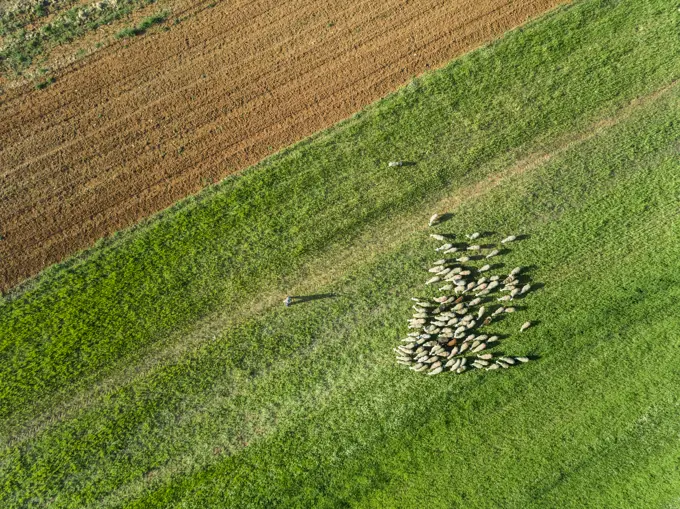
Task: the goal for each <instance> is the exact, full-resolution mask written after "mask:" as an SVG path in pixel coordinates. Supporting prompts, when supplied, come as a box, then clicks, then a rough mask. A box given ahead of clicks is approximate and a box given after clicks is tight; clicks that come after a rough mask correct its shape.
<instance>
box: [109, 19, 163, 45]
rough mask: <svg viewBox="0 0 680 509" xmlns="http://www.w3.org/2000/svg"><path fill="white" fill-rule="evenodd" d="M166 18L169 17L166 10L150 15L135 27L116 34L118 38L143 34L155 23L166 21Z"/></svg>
mask: <svg viewBox="0 0 680 509" xmlns="http://www.w3.org/2000/svg"><path fill="white" fill-rule="evenodd" d="M166 19H168V14H167V13H165V12H161V13H159V14H155V15H153V16H149V17H148V18H145V19H143V20H142V22H141V23H140V24H139V25H137V26H135V27H127V28H124V29H123V30H121V31H120V32H118V33H117V34H116V37H117V38H118V39H124V38H127V37H134V36H137V35H142V34H144V33H145V32H146V31H147V30H148V29H149V28H151V27H153V26H154V25H160V24H161V23H164V22H165V20H166Z"/></svg>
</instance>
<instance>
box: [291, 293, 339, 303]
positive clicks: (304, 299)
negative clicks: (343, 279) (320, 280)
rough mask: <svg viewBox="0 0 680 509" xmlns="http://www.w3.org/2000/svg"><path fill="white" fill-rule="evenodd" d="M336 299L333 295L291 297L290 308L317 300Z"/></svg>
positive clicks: (320, 294)
mask: <svg viewBox="0 0 680 509" xmlns="http://www.w3.org/2000/svg"><path fill="white" fill-rule="evenodd" d="M336 297H337V295H336V294H334V293H319V294H317V295H291V299H293V302H291V303H290V305H291V306H292V305H294V304H302V303H303V302H310V301H313V300H319V299H334V298H336Z"/></svg>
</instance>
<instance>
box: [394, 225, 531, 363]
mask: <svg viewBox="0 0 680 509" xmlns="http://www.w3.org/2000/svg"><path fill="white" fill-rule="evenodd" d="M440 221H441V216H440V215H439V214H435V215H433V216H432V217H431V218H430V222H429V225H430V226H434V225H436V224H438V223H439V222H440ZM430 237H432V238H433V239H435V240H438V241H441V242H445V243H444V244H443V245H442V246H440V247H438V248H437V249H435V251H437V252H439V253H441V254H444V255H453V256H454V257H451V258H442V259H440V260H437V261H436V262H434V264H433V266H432V267H431V268H430V269H429V271H430V273H432V274H433V276H432V277H431V278H430V279H429V280H428V281H427V282H426V283H425V285H427V286H432V285H436V286H435V287H438V288H439V292H441V293H442V295H440V296H437V297H431V298H419V297H413V298H412V299H411V300H413V301H414V305H413V309H414V314H413V317H412V318H411V319H410V320H409V322H408V324H409V325H408V327H409V329H410V330H411V332H409V333H408V336H407V337H406V338H405V339H402V343H404V344H401V345H399V346H398V347H397V348H395V352H396V354H397V363H399V364H403V365H405V366H409V367H410V369H412V370H413V371H417V372H419V373H421V372H426V373H427V374H428V375H437V374H439V373H441V372H443V371H453V372H454V373H463V372H464V371H467V370H468V369H485V370H487V371H489V370H494V369H499V368H509V367H510V366H513V365H518V364H522V363H525V362H529V358H527V357H509V356H501V355H494V354H493V353H490V352H489V351H488V350H490V349H492V348H493V347H494V346H496V345H497V344H498V342H499V341H500V337H499V336H497V335H489V334H486V333H485V327H487V326H488V325H489V324H490V323H492V322H493V321H494V320H497V319H498V317H499V315H501V314H502V313H514V312H515V311H516V309H515V307H513V306H512V305H511V304H512V301H513V300H515V299H518V298H522V297H523V296H524V295H525V294H526V293H527V292H529V291H530V290H531V283H530V282H529V281H528V277H527V275H526V274H523V273H522V268H521V267H516V268H514V269H512V270H511V271H510V273H509V274H507V276H501V275H493V274H492V271H493V269H494V266H492V265H491V264H490V263H487V261H490V262H491V263H493V262H492V259H493V258H495V257H496V256H499V255H501V254H502V251H501V250H502V249H503V248H504V247H505V246H506V245H507V244H509V243H511V242H514V241H516V240H517V237H516V236H514V235H511V236H509V237H506V238H504V239H503V240H501V246H496V245H480V244H476V243H475V242H477V239H479V238H480V237H481V234H480V233H479V232H475V233H472V234H470V235H466V237H467V239H468V242H466V243H460V244H452V243H450V242H448V237H450V236H444V235H439V234H436V233H433V234H430ZM455 256H458V257H457V258H456V257H455ZM478 260H481V261H482V263H483V265H482V266H481V267H479V268H476V267H474V266H472V265H468V262H471V261H478ZM439 285H441V286H439ZM499 295H500V296H499ZM492 305H493V306H495V309H493V310H492ZM529 327H531V322H524V324H522V326H521V327H520V329H519V331H520V332H523V331H525V330H526V329H528V328H529Z"/></svg>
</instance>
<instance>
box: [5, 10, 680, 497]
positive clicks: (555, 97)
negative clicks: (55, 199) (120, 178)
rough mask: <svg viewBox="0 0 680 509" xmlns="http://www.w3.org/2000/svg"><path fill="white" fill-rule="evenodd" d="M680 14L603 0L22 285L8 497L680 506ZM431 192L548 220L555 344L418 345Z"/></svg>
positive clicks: (468, 221) (439, 75)
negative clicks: (458, 365) (470, 348)
mask: <svg viewBox="0 0 680 509" xmlns="http://www.w3.org/2000/svg"><path fill="white" fill-rule="evenodd" d="M679 29H680V12H678V9H677V5H676V4H674V3H672V2H669V1H662V0H649V1H647V2H637V1H634V0H629V1H595V0H590V1H582V2H577V3H576V4H575V5H573V6H571V7H569V8H564V9H560V10H558V11H556V12H553V13H551V14H549V15H548V16H546V17H544V18H543V19H541V20H539V21H537V22H534V23H532V24H530V25H529V26H527V27H525V28H523V29H518V30H515V31H513V32H511V33H509V34H507V35H506V36H505V37H504V38H503V39H502V40H500V41H498V42H496V43H494V44H492V45H491V46H489V47H487V48H483V49H481V50H479V51H476V52H473V53H471V54H469V55H467V56H465V57H463V58H461V59H459V60H457V61H454V62H452V63H451V64H450V65H449V66H447V67H446V68H445V69H442V70H440V71H437V72H434V73H431V74H429V75H427V76H424V77H422V78H419V79H417V80H415V81H414V82H413V83H412V84H411V85H409V86H407V87H405V88H404V89H403V90H401V91H399V92H397V93H396V94H394V95H392V96H390V97H388V98H386V99H384V100H382V101H380V102H379V103H377V104H375V105H373V106H372V107H370V108H368V109H367V110H366V111H364V112H362V113H360V114H359V115H357V116H355V117H354V118H352V119H350V120H348V121H346V122H344V123H342V124H340V125H339V126H336V127H335V128H333V129H331V130H329V131H327V132H323V133H320V134H318V135H316V136H314V137H312V138H311V139H309V140H307V141H305V142H303V143H300V144H298V145H296V146H294V147H292V148H290V149H288V150H286V151H284V152H283V153H281V154H278V155H276V156H273V157H272V158H270V159H268V160H267V161H264V162H263V163H261V164H260V165H257V166H256V167H254V168H252V169H250V170H249V171H246V172H245V173H243V174H242V175H240V176H237V177H234V178H230V179H227V180H225V181H224V182H223V183H221V184H219V185H217V186H214V187H213V188H211V189H209V190H207V191H206V192H204V193H202V194H201V195H200V196H198V197H196V198H194V199H192V200H188V201H186V202H183V203H180V204H178V205H177V206H175V207H174V208H173V209H171V210H168V211H166V212H164V213H162V214H160V215H159V216H157V217H155V218H153V219H152V220H150V221H148V222H146V223H145V224H143V225H140V226H139V227H137V228H135V229H133V230H131V231H127V232H122V233H121V234H119V235H117V236H116V237H114V238H113V239H110V240H108V241H105V242H102V243H101V244H100V245H99V246H97V247H96V248H95V249H93V250H91V251H90V252H88V253H84V254H82V255H81V256H79V257H77V258H75V259H73V260H72V261H70V262H69V263H66V264H63V265H61V266H57V267H53V268H51V269H49V270H47V271H46V272H45V273H43V275H41V276H40V277H39V278H38V279H36V280H35V281H32V282H31V283H30V284H28V285H26V286H25V287H24V288H22V289H19V290H17V291H16V292H14V294H11V295H9V296H6V298H5V300H4V302H3V303H2V305H0V438H1V439H0V444H2V445H0V487H1V491H0V502H1V505H2V506H3V507H43V506H49V507H98V508H99V507H139V508H147V507H196V508H204V507H237V506H244V507H280V506H293V507H337V506H351V505H357V506H362V507H487V506H488V507H522V508H525V507H549V508H555V507H560V508H561V507H596V508H602V507H616V508H620V507H675V506H677V505H678V503H679V500H680V472H679V471H678V468H677V465H678V460H679V458H680V445H678V441H677V436H678V434H679V433H680V408H679V406H678V405H679V404H680V396H678V393H677V391H676V387H677V386H678V384H679V383H680V368H678V361H679V360H680V337H678V332H677V331H678V330H679V328H680V315H678V314H677V313H675V312H674V304H675V303H676V302H677V300H678V298H679V297H680V272H678V267H680V216H679V215H680V141H679V140H680V114H679V112H680V88H679V86H678V85H676V80H677V79H678V77H680V38H678V33H679ZM395 159H397V160H408V161H414V162H415V163H416V164H415V165H413V166H405V167H401V168H389V167H388V166H387V162H388V161H390V160H395ZM435 211H437V212H444V211H449V212H452V213H453V217H452V218H451V219H450V220H449V221H447V222H445V223H444V224H442V225H441V226H439V227H437V230H438V231H442V232H452V233H457V234H462V233H468V232H471V231H474V230H488V231H494V232H498V234H499V235H503V234H509V233H521V234H526V235H528V238H527V239H526V240H524V241H522V242H521V243H518V244H517V245H516V246H514V247H513V250H512V251H511V253H510V254H508V255H507V256H505V257H504V258H503V259H502V260H501V261H502V262H503V263H505V264H506V265H507V266H508V267H512V266H515V265H523V266H532V267H533V268H532V278H533V279H534V280H535V281H536V282H540V283H541V284H542V285H544V286H543V287H542V288H540V289H538V290H537V291H535V292H532V293H531V294H529V296H528V297H527V298H526V299H525V300H523V301H522V305H523V306H525V307H526V309H524V310H522V311H521V312H520V313H516V314H515V315H508V316H507V318H506V319H505V320H503V321H502V322H500V323H498V325H496V326H495V329H494V330H495V331H497V332H498V333H503V334H509V333H511V332H512V331H516V330H517V328H518V327H519V325H520V324H521V323H522V322H523V321H525V320H527V319H531V320H535V321H537V322H538V324H537V325H536V327H534V328H531V329H529V330H528V331H526V332H525V333H523V334H522V335H521V336H520V335H517V334H514V335H513V336H511V337H510V338H509V339H507V340H504V341H503V342H502V343H501V345H500V346H499V347H498V350H501V351H503V352H507V353H509V354H513V355H531V356H533V357H535V358H536V360H535V361H533V362H530V363H529V364H527V365H525V366H521V367H519V368H513V369H510V370H507V371H502V372H498V371H496V372H489V373H486V372H473V373H469V374H465V375H461V376H451V375H447V374H442V375H438V376H436V377H425V376H421V375H417V374H415V373H412V372H410V371H408V370H405V369H400V367H398V366H397V365H395V362H394V354H393V352H392V348H393V347H394V346H395V345H396V344H397V341H398V340H399V339H400V338H401V337H403V336H404V335H405V333H406V332H407V331H406V319H407V318H408V316H409V309H410V302H409V297H411V296H412V295H417V294H422V293H423V291H424V286H423V285H422V283H423V281H424V280H425V278H426V277H427V272H426V271H425V270H424V269H425V268H427V267H428V263H430V262H431V261H432V260H434V259H436V258H437V255H436V253H435V252H434V251H433V250H432V249H431V248H433V247H435V246H436V245H437V243H436V242H433V241H432V240H431V239H428V238H427V234H428V233H429V230H428V228H427V219H428V218H429V216H430V215H431V213H432V212H435ZM287 293H290V294H293V295H312V294H330V293H333V294H335V295H336V297H335V298H327V299H319V300H314V301H311V302H307V303H304V304H300V305H295V306H292V307H290V308H284V307H283V306H282V305H281V299H282V298H283V297H284V296H285V295H286V294H287Z"/></svg>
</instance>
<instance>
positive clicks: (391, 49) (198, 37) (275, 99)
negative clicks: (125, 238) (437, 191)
mask: <svg viewBox="0 0 680 509" xmlns="http://www.w3.org/2000/svg"><path fill="white" fill-rule="evenodd" d="M565 1H566V0H534V1H526V0H485V1H483V2H472V1H469V0H453V1H451V0H449V1H447V0H429V1H428V0H424V1H422V2H415V1H413V0H385V1H383V2H371V1H367V0H353V1H352V2H349V3H345V2H321V1H320V0H290V1H289V2H286V3H285V4H284V3H283V2H275V1H273V0H256V1H246V0H238V1H236V2H229V3H227V2H221V3H218V4H217V5H216V6H215V7H214V8H212V9H204V10H201V11H199V12H198V13H197V14H196V15H195V16H192V17H190V18H189V19H187V20H185V21H183V22H182V23H180V24H179V25H175V26H173V27H172V30H171V31H169V32H159V33H154V34H148V35H146V36H143V37H139V38H135V39H133V40H131V41H128V42H120V43H117V44H114V45H112V46H109V47H107V48H105V49H103V50H101V51H99V52H97V53H95V54H94V55H92V56H90V57H88V58H86V59H84V60H83V61H81V62H77V63H75V64H73V65H72V66H70V67H68V68H67V69H65V70H64V72H63V73H62V74H61V75H58V76H57V81H56V83H54V84H53V85H51V86H50V87H48V88H47V89H44V90H41V91H36V90H34V89H32V88H29V87H28V86H26V87H21V88H18V89H15V90H11V91H9V92H8V94H6V95H5V96H4V97H3V101H4V102H3V103H2V107H1V108H0V177H1V179H2V180H1V182H0V233H1V234H2V235H3V237H4V240H2V241H0V289H1V290H3V291H5V290H7V289H9V288H11V287H12V286H14V285H16V284H17V283H19V282H20V281H22V280H24V279H26V278H28V277H31V276H33V275H35V274H36V273H38V272H39V271H40V270H41V269H43V268H44V267H46V266H48V265H51V264H53V263H55V262H58V261H60V260H63V259H64V258H66V257H67V256H69V255H72V254H74V253H75V252H77V251H79V250H81V249H83V248H86V247H88V246H91V245H92V244H93V243H94V241H96V240H97V239H99V238H101V237H102V236H105V235H107V234H110V233H112V232H113V231H116V230H119V229H121V228H124V227H127V226H130V225H132V224H134V223H135V222H137V221H138V220H140V219H141V218H143V217H145V216H147V215H149V214H152V213H154V212H156V211H158V210H161V209H163V208H165V207H167V206H169V205H171V204H172V203H173V202H175V201H177V200H178V199H181V198H183V197H185V196H187V195H189V194H192V193H195V192H197V191H198V190H200V189H201V188H202V187H204V186H205V185H206V184H207V183H209V182H214V181H217V180H219V179H221V178H223V177H224V176H226V175H228V174H229V173H232V172H234V171H237V170H239V169H242V168H245V167H247V166H249V165H251V164H253V163H255V162H257V161H258V160H260V159H262V158H263V157H265V156H267V155H269V154H271V153H272V152H274V151H276V150H278V149H280V148H282V147H284V146H286V145H289V144H291V143H294V142H296V141H298V140H300V139H302V138H304V137H305V136H308V135H310V134H312V133H313V132H315V131H318V130H320V129H323V128H326V127H328V126H330V125H332V124H334V123H335V122H337V121H339V120H341V119H342V118H345V117H348V116H349V115H351V114H352V113H354V112H356V111H358V110H359V109H361V108H362V107H363V106H365V105H367V104H369V103H371V102H373V101H375V100H376V99H378V98H380V97H381V96H384V95H385V94H387V93H389V92H390V91H392V90H394V89H395V88H397V87H399V86H400V85H403V84H404V83H406V82H407V81H408V80H409V79H410V77H411V76H413V75H416V74H419V73H422V72H423V71H425V70H427V69H431V68H434V67H438V66H440V65H442V64H443V63H445V62H447V61H448V60H450V59H451V58H453V57H455V56H456V55H459V54H461V53H463V52H465V51H468V50H470V49H471V48H473V47H476V46H479V45H480V44H482V43H484V42H486V41H489V40H490V39H492V38H494V37H496V36H498V35H500V34H502V33H503V32H504V31H506V30H508V29H509V28H512V27H513V26H516V25H519V24H521V23H523V22H524V21H526V20H527V19H528V18H530V17H533V16H536V15H538V14H540V13H542V12H544V11H545V10H547V9H549V8H551V7H554V6H555V5H558V4H561V3H565Z"/></svg>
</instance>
